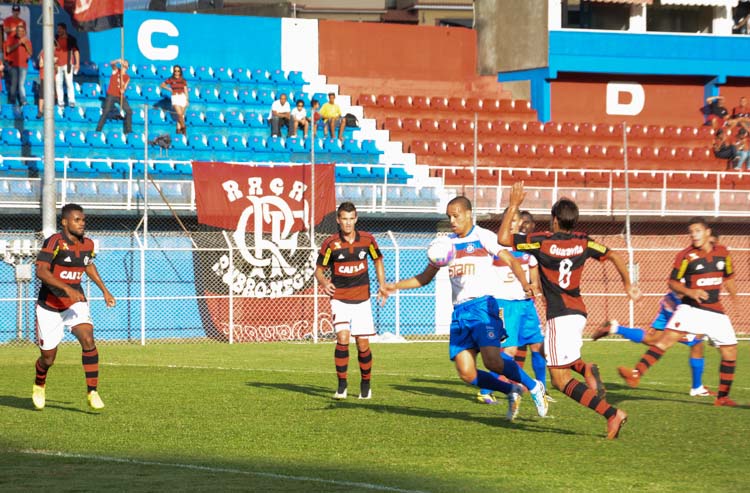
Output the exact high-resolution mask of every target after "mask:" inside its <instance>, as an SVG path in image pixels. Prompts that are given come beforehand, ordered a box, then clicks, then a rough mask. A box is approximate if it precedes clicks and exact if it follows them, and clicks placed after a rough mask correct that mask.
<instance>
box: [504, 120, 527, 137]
mask: <svg viewBox="0 0 750 493" xmlns="http://www.w3.org/2000/svg"><path fill="white" fill-rule="evenodd" d="M508 129H509V130H510V133H511V134H513V135H524V134H526V122H522V121H518V120H514V121H512V122H510V124H509V126H508Z"/></svg>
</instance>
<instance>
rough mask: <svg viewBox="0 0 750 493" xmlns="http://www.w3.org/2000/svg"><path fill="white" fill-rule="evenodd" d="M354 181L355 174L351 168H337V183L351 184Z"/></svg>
mask: <svg viewBox="0 0 750 493" xmlns="http://www.w3.org/2000/svg"><path fill="white" fill-rule="evenodd" d="M353 181H355V180H354V174H353V173H352V169H351V168H350V167H349V166H336V182H337V183H339V182H340V183H351V182H353Z"/></svg>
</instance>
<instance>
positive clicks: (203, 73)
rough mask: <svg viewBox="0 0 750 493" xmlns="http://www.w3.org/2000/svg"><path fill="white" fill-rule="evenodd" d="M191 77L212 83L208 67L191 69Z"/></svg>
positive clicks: (211, 70) (210, 71) (202, 66)
mask: <svg viewBox="0 0 750 493" xmlns="http://www.w3.org/2000/svg"><path fill="white" fill-rule="evenodd" d="M193 77H195V78H196V79H198V80H200V81H213V78H214V75H213V69H212V68H211V67H209V66H208V65H199V66H197V67H193Z"/></svg>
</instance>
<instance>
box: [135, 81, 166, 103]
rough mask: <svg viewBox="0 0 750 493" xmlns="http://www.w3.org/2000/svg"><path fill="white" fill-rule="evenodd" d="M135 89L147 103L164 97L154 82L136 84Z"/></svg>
mask: <svg viewBox="0 0 750 493" xmlns="http://www.w3.org/2000/svg"><path fill="white" fill-rule="evenodd" d="M137 90H138V92H139V93H140V98H141V99H143V100H145V101H148V102H149V103H155V102H157V101H159V100H161V99H162V98H163V97H164V96H163V95H162V93H161V88H159V86H157V85H156V83H155V82H154V83H152V84H138V88H137Z"/></svg>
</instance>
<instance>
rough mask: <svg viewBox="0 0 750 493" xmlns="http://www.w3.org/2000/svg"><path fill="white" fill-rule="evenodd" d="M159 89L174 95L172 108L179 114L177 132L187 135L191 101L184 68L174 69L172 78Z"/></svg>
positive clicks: (177, 66)
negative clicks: (186, 123)
mask: <svg viewBox="0 0 750 493" xmlns="http://www.w3.org/2000/svg"><path fill="white" fill-rule="evenodd" d="M159 87H161V88H162V89H166V90H167V91H169V92H171V93H172V107H173V108H174V111H175V113H176V114H177V130H176V132H177V133H178V134H182V135H187V127H186V126H185V110H187V107H188V104H189V99H188V86H187V81H186V80H185V78H184V77H183V76H182V67H180V66H179V65H175V66H174V67H172V77H170V78H169V79H167V80H165V81H164V82H162V83H161V85H160V86H159Z"/></svg>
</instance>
